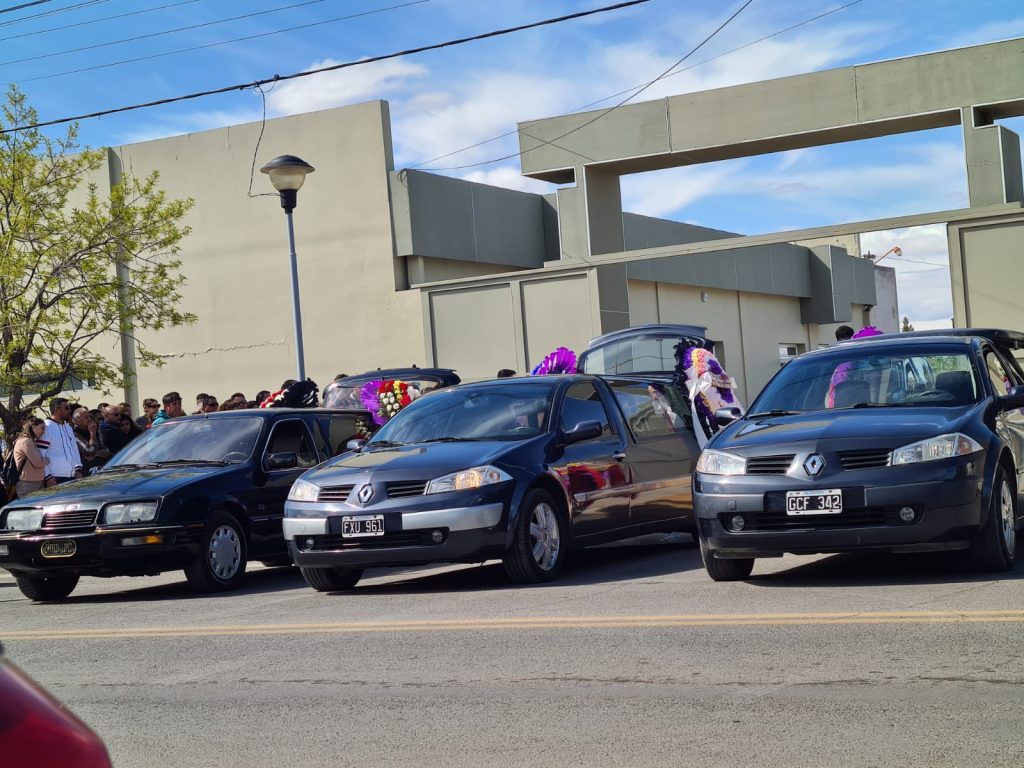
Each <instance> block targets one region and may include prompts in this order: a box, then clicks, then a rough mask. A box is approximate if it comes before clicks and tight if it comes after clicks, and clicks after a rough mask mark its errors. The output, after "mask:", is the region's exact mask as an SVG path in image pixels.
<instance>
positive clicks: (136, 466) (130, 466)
mask: <svg viewBox="0 0 1024 768" xmlns="http://www.w3.org/2000/svg"><path fill="white" fill-rule="evenodd" d="M156 467H157V465H156V464H115V465H114V466H112V467H103V468H102V469H101V470H100V472H115V471H117V470H119V469H156Z"/></svg>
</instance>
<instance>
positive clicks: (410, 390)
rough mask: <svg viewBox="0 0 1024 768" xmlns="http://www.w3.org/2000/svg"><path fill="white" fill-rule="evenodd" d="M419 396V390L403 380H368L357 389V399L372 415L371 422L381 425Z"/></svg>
mask: <svg viewBox="0 0 1024 768" xmlns="http://www.w3.org/2000/svg"><path fill="white" fill-rule="evenodd" d="M419 396H420V391H419V390H418V389H417V388H416V387H414V386H413V385H412V384H407V383H406V382H404V381H397V380H394V379H388V380H387V381H380V380H376V381H368V382H366V384H364V385H363V388H362V389H360V390H359V399H360V400H361V401H362V403H363V405H364V406H366V410H368V411H369V412H370V414H371V415H372V416H373V423H374V424H377V425H381V424H383V423H384V422H386V421H387V420H388V419H390V418H391V417H392V416H394V415H395V414H396V413H398V412H399V411H400V410H402V409H403V408H405V406H407V405H409V403H411V402H412V401H413V400H415V399H416V398H417V397H419Z"/></svg>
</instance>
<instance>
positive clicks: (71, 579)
mask: <svg viewBox="0 0 1024 768" xmlns="http://www.w3.org/2000/svg"><path fill="white" fill-rule="evenodd" d="M366 418H367V414H365V413H363V412H353V413H346V412H343V411H342V412H339V411H333V410H323V409H295V410H293V409H288V408H267V409H253V410H241V411H225V412H222V413H213V414H207V415H203V416H189V417H187V418H182V419H173V420H171V421H167V422H164V423H163V424H160V425H158V426H156V427H153V428H152V429H149V430H147V431H146V433H145V434H144V435H143V436H141V437H139V438H138V439H136V440H135V441H134V442H132V443H131V444H129V445H128V446H127V447H126V448H125V449H124V450H122V451H121V452H120V453H118V454H117V456H115V457H114V458H113V459H111V461H110V462H109V463H108V464H107V465H106V467H104V468H103V469H102V470H101V471H100V472H98V473H97V474H94V475H91V476H89V477H86V478H84V479H82V480H77V481H75V482H72V483H67V484H65V485H59V486H54V487H52V488H47V489H44V490H41V491H37V492H36V493H33V494H30V495H29V496H26V497H25V498H24V499H19V500H18V501H15V502H12V503H11V504H9V505H7V506H6V507H5V508H4V509H3V510H0V568H6V569H7V570H9V571H11V572H12V573H13V574H14V575H15V577H16V578H17V582H18V586H19V587H20V589H21V591H22V592H23V593H24V594H25V595H26V596H27V597H30V598H33V599H34V600H56V599H61V598H64V597H67V596H68V595H69V594H71V592H72V590H74V588H75V586H76V585H77V584H78V580H79V577H81V576H143V575H155V574H158V573H161V572H163V571H169V570H176V569H179V568H181V569H184V571H185V575H186V577H187V578H188V581H189V583H190V584H191V585H192V586H193V587H195V588H196V589H197V590H200V591H207V592H208V591H216V590H223V589H230V588H232V587H235V586H237V585H238V583H239V581H240V580H241V579H242V577H243V575H244V573H245V566H246V562H247V561H248V560H261V561H264V562H270V563H282V564H288V563H289V562H290V561H289V559H288V557H287V549H286V547H285V543H284V539H283V538H282V535H281V519H282V517H283V516H284V502H285V498H286V497H287V495H288V490H289V489H290V488H291V485H292V482H294V480H295V479H296V478H297V477H298V476H299V475H300V474H302V472H304V471H306V470H307V469H309V468H310V467H312V466H315V465H316V464H319V463H320V462H321V461H324V460H325V459H327V458H329V457H331V456H332V455H334V454H336V453H337V451H338V447H339V446H340V447H341V448H342V449H343V448H344V446H345V445H346V444H347V443H348V441H349V440H350V439H352V438H353V437H356V436H358V435H359V434H361V431H360V430H361V429H362V428H363V427H362V424H363V422H365V421H366Z"/></svg>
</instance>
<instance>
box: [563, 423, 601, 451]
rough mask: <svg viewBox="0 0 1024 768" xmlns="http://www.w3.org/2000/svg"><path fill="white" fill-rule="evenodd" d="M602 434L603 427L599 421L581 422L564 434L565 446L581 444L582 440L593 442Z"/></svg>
mask: <svg viewBox="0 0 1024 768" xmlns="http://www.w3.org/2000/svg"><path fill="white" fill-rule="evenodd" d="M603 434H604V427H602V426H601V422H599V421H581V422H580V423H579V424H577V425H576V426H575V427H573V428H572V429H570V430H567V431H566V432H565V444H566V445H572V444H573V443H582V442H583V441H584V440H594V439H596V438H598V437H600V436H601V435H603Z"/></svg>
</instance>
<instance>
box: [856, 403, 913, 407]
mask: <svg viewBox="0 0 1024 768" xmlns="http://www.w3.org/2000/svg"><path fill="white" fill-rule="evenodd" d="M913 405H916V403H854V404H853V405H848V406H846V407H847V408H909V407H911V406H913Z"/></svg>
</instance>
